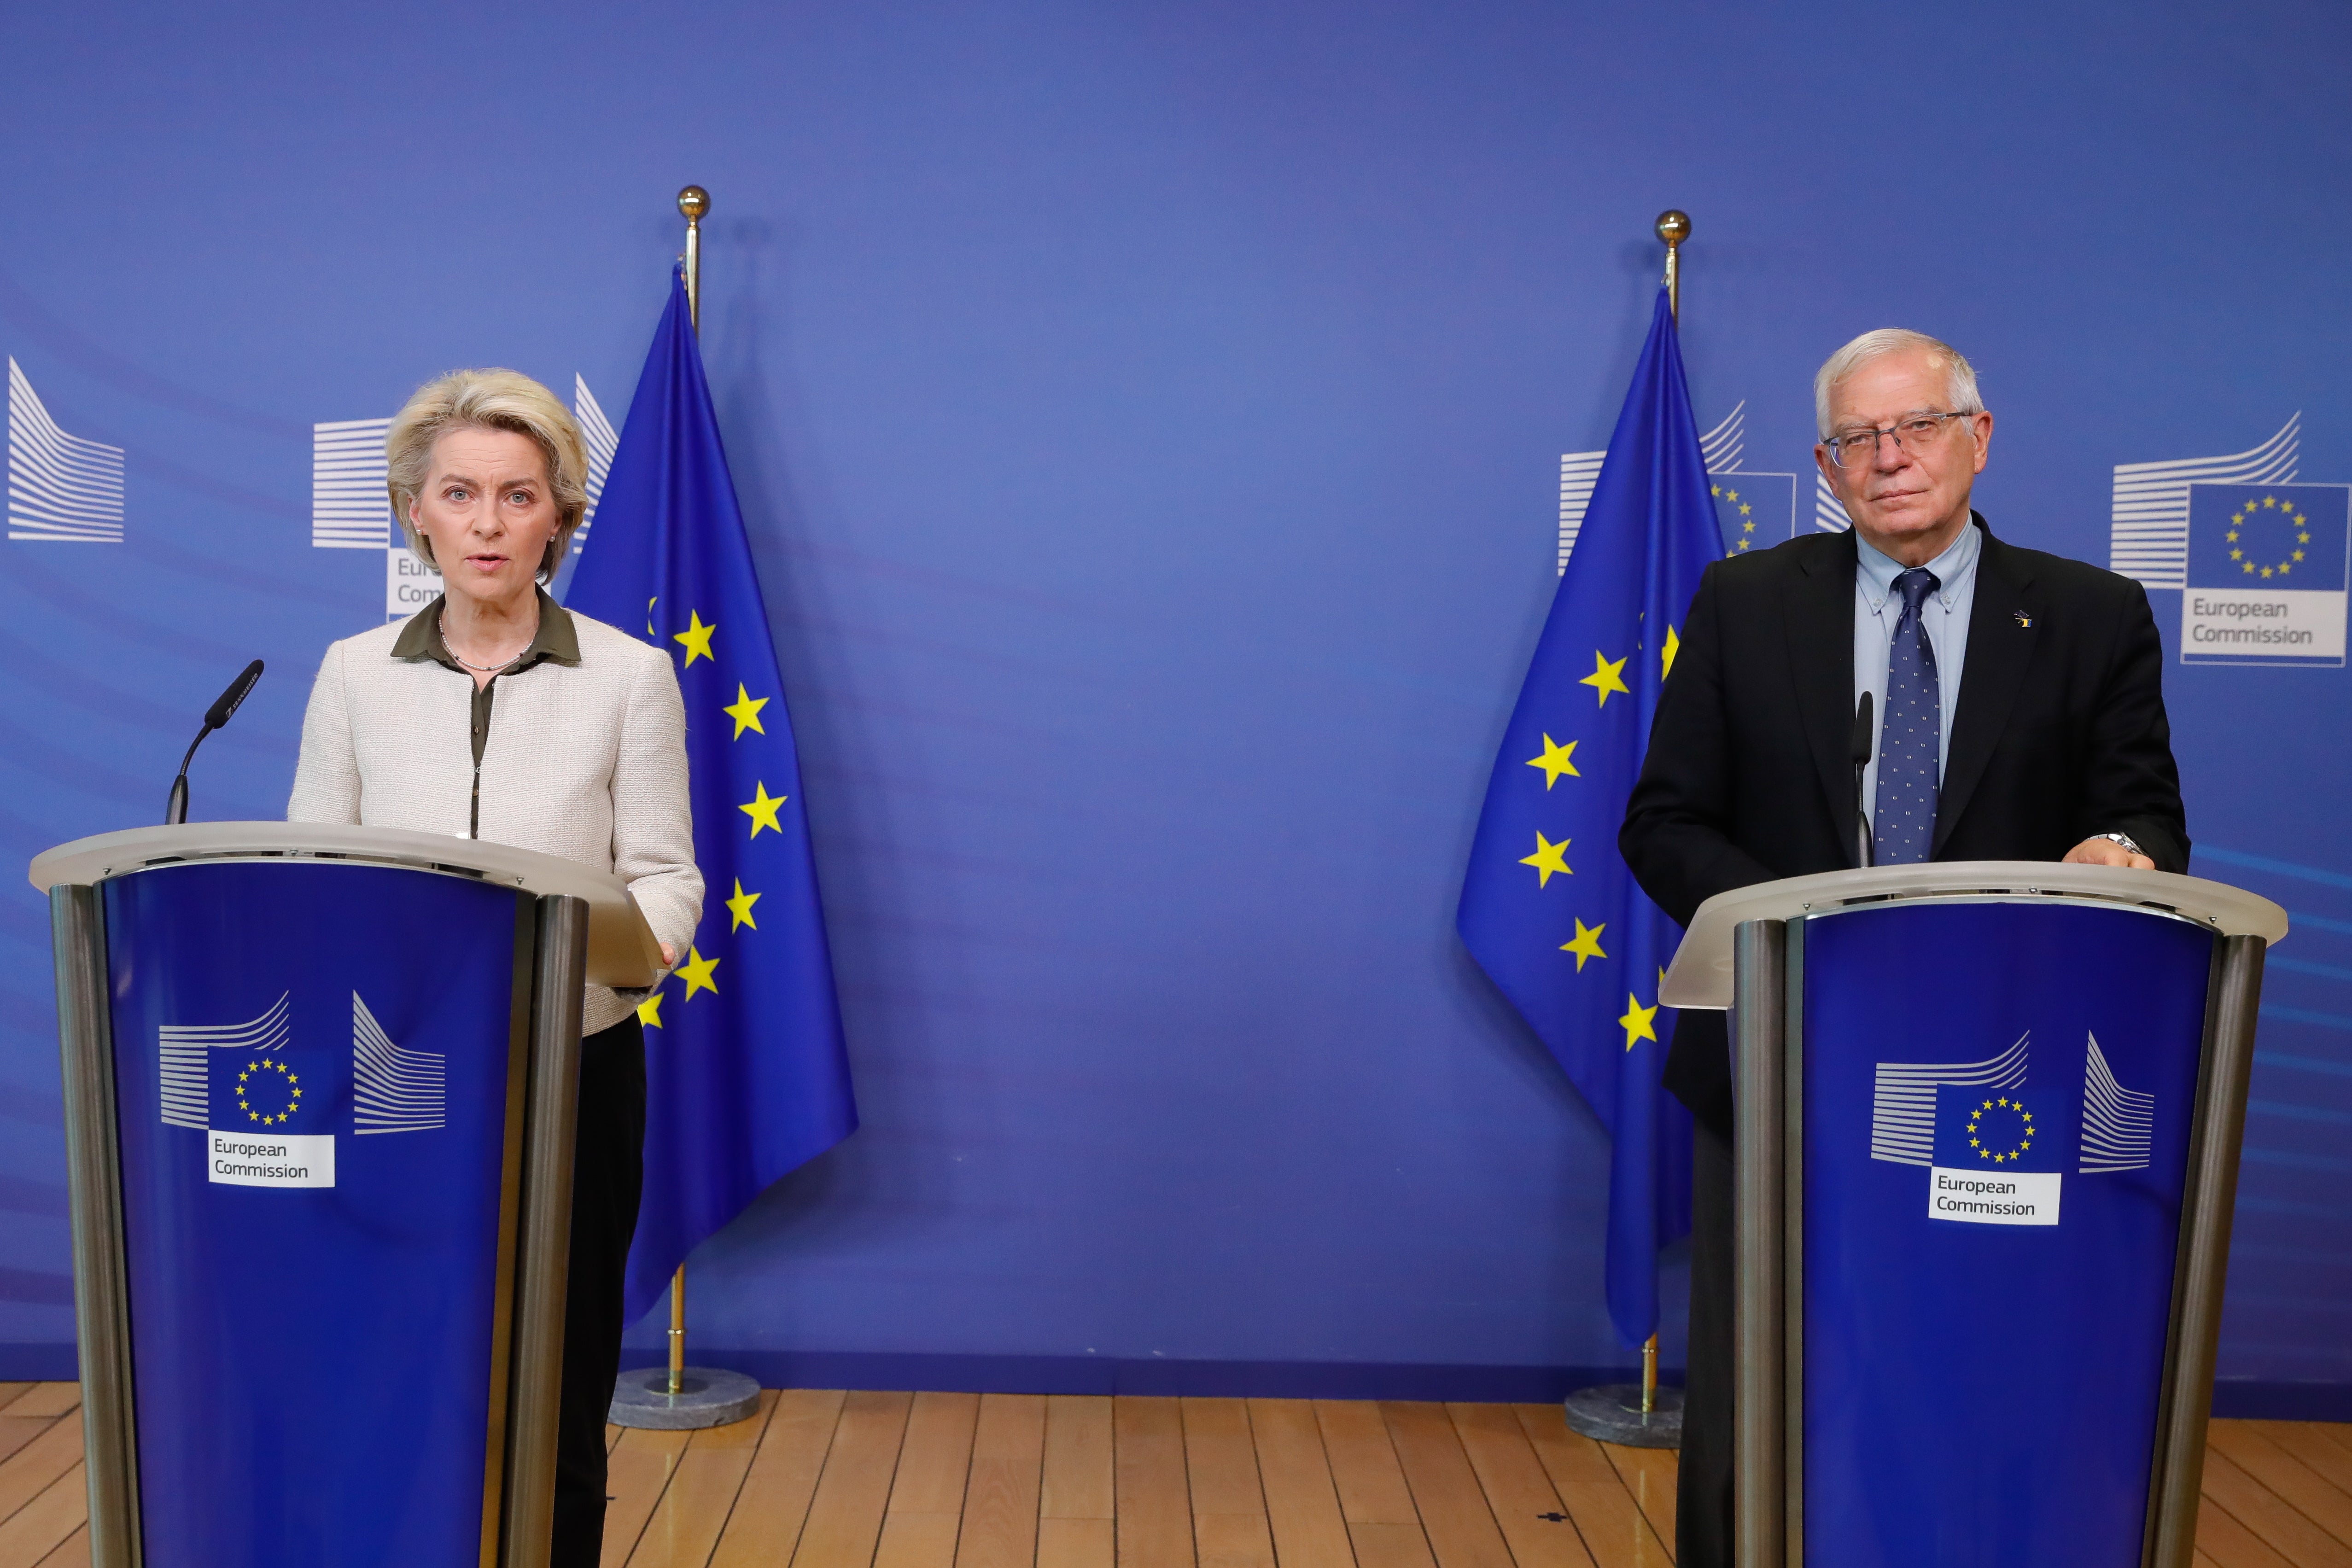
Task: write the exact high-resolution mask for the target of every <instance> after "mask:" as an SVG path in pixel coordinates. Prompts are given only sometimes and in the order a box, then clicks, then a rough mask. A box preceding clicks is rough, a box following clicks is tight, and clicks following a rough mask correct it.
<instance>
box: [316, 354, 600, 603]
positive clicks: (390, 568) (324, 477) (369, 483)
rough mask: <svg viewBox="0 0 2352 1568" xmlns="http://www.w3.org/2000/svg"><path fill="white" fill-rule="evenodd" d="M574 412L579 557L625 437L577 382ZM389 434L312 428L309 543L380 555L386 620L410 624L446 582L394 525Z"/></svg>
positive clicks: (378, 426) (370, 423) (363, 424)
mask: <svg viewBox="0 0 2352 1568" xmlns="http://www.w3.org/2000/svg"><path fill="white" fill-rule="evenodd" d="M572 417H573V418H575V419H577V420H578V421H579V422H580V434H581V436H582V437H583V440H584V441H585V442H586V444H587V447H588V512H587V516H586V517H583V519H582V520H581V524H580V527H579V528H578V529H577V530H576V531H575V532H574V533H573V534H572V553H573V554H574V555H577V554H579V553H580V550H581V549H583V547H584V546H585V545H586V544H587V542H588V529H589V527H590V525H592V524H593V523H594V521H595V520H596V502H597V500H598V498H599V497H602V496H603V495H604V476H605V474H606V473H608V472H609V471H610V470H611V468H612V466H613V453H614V449H615V448H617V447H618V446H619V445H620V444H621V437H620V434H619V432H617V431H615V430H614V428H613V422H612V421H611V420H610V419H608V418H606V417H605V415H604V409H603V407H602V406H601V405H599V404H598V403H597V402H596V398H595V394H593V392H590V391H589V390H588V383H587V382H586V381H585V380H584V379H583V378H581V377H580V376H577V375H575V376H573V377H572ZM391 431H392V421H391V420H390V419H389V418H385V419H342V420H332V421H329V422H327V423H322V424H314V425H312V426H311V427H310V543H311V546H312V547H313V548H314V549H367V550H382V551H383V557H384V568H383V615H384V619H385V620H386V621H405V620H406V619H408V617H410V616H411V615H414V614H415V613H416V612H418V611H419V610H422V609H424V608H425V606H426V605H427V604H430V603H431V602H432V601H434V600H435V599H436V597H438V596H439V594H440V592H441V574H440V573H439V572H437V571H436V570H433V569H432V568H431V567H429V566H426V565H425V563H424V562H423V561H421V560H419V559H416V557H415V556H414V555H412V554H410V553H409V549H408V543H407V540H406V538H405V537H404V535H403V534H402V533H401V531H400V525H399V524H398V523H397V522H396V521H395V520H394V517H393V515H392V498H391V497H390V495H389V494H388V493H387V491H386V490H385V487H384V486H385V482H386V480H387V478H388V477H389V472H388V470H389V465H388V463H387V462H386V459H385V456H384V450H383V444H384V438H385V436H386V435H388V434H390V433H391Z"/></svg>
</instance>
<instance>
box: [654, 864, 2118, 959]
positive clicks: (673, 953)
mask: <svg viewBox="0 0 2352 1568" xmlns="http://www.w3.org/2000/svg"><path fill="white" fill-rule="evenodd" d="M2122 847H2123V846H2122V845H2121V844H2109V845H2108V846H2107V848H2109V849H2111V850H2115V849H2121V848H2122ZM2066 858H2067V859H2068V860H2073V859H2074V856H2072V855H2068V856H2067V857H2066ZM2150 863H2151V864H2153V863H2154V862H2150ZM661 950H662V967H663V968H665V969H675V968H677V948H675V947H673V946H670V945H669V944H668V943H667V942H665V943H663V944H662V945H661Z"/></svg>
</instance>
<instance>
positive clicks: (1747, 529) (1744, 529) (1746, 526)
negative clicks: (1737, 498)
mask: <svg viewBox="0 0 2352 1568" xmlns="http://www.w3.org/2000/svg"><path fill="white" fill-rule="evenodd" d="M1739 509H1740V510H1741V511H1743V512H1744V511H1746V510H1747V509H1748V508H1747V507H1740V508H1739ZM1739 531H1740V532H1741V533H1743V534H1752V533H1754V532H1755V531H1756V525H1755V524H1754V523H1742V524H1740V525H1739Z"/></svg>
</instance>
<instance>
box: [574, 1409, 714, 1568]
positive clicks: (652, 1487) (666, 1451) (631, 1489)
mask: <svg viewBox="0 0 2352 1568" xmlns="http://www.w3.org/2000/svg"><path fill="white" fill-rule="evenodd" d="M693 1436H694V1434H693V1433H691V1432H656V1431H651V1430H648V1429H646V1428H644V1427H632V1428H631V1429H629V1430H628V1431H625V1432H624V1433H622V1434H621V1440H620V1441H619V1442H618V1443H615V1444H614V1445H613V1451H612V1452H611V1453H609V1454H607V1455H606V1456H605V1457H604V1497H605V1503H604V1552H603V1554H602V1555H601V1556H600V1557H599V1558H598V1559H597V1561H598V1562H599V1563H602V1564H603V1565H604V1568H623V1565H624V1564H625V1563H627V1562H628V1561H629V1559H630V1557H631V1556H632V1555H633V1554H635V1552H636V1550H637V1541H638V1538H639V1537H640V1536H642V1535H644V1534H645V1531H646V1521H647V1520H649V1519H651V1518H652V1517H653V1513H654V1510H655V1509H656V1508H657V1507H659V1506H660V1504H661V1499H662V1493H663V1492H665V1491H667V1490H669V1478H670V1475H671V1473H672V1472H673V1471H675V1470H676V1469H677V1461H678V1459H679V1458H680V1457H681V1456H682V1455H684V1454H685V1452H686V1445H687V1443H688V1440H689V1439H690V1438H692V1437H693Z"/></svg>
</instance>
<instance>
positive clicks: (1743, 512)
mask: <svg viewBox="0 0 2352 1568" xmlns="http://www.w3.org/2000/svg"><path fill="white" fill-rule="evenodd" d="M1755 509H1756V508H1755V507H1751V506H1748V505H1747V504H1746V503H1745V502H1742V503H1741V505H1740V507H1739V515H1740V516H1741V517H1746V516H1747V515H1748V513H1750V512H1752V511H1754V510H1755ZM1755 526H1756V525H1755V524H1754V523H1750V524H1748V527H1749V528H1754V527H1755Z"/></svg>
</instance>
